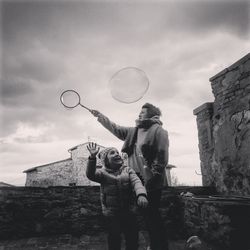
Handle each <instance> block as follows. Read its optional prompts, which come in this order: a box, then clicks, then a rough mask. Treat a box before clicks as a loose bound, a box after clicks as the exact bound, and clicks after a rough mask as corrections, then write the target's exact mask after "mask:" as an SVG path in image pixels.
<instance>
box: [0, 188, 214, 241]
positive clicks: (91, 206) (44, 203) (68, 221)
mask: <svg viewBox="0 0 250 250" xmlns="http://www.w3.org/2000/svg"><path fill="white" fill-rule="evenodd" d="M186 191H189V192H192V193H194V194H199V195H201V194H204V195H206V194H211V193H214V190H213V189H211V188H205V187H169V188H166V189H164V190H163V198H162V203H161V213H162V216H163V220H164V223H165V225H166V227H167V229H168V234H169V236H170V237H171V238H181V237H182V236H183V235H184V234H185V230H184V221H183V203H182V202H181V200H180V199H179V194H180V193H182V192H186ZM138 220H139V225H140V228H144V226H145V225H144V222H143V220H142V218H141V217H140V216H139V215H138ZM103 231H104V221H103V216H102V214H101V205H100V200H99V187H97V186H85V187H77V186H76V187H49V188H38V187H37V188H36V187H1V188H0V238H1V239H10V238H22V237H32V236H41V235H52V234H62V233H68V234H76V235H77V234H89V235H91V234H95V233H96V232H103Z"/></svg>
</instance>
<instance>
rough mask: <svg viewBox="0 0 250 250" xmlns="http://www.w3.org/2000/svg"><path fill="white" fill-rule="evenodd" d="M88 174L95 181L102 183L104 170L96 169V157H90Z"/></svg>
mask: <svg viewBox="0 0 250 250" xmlns="http://www.w3.org/2000/svg"><path fill="white" fill-rule="evenodd" d="M86 176H87V177H88V178H89V179H90V180H91V181H95V182H99V183H101V182H102V180H103V175H102V171H101V170H100V169H97V170H96V158H91V157H89V159H88V163H87V168H86Z"/></svg>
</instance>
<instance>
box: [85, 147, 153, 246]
mask: <svg viewBox="0 0 250 250" xmlns="http://www.w3.org/2000/svg"><path fill="white" fill-rule="evenodd" d="M87 148H88V150H89V152H90V156H89V159H88V164H87V169H86V175H87V177H88V178H89V179H90V180H92V181H95V182H99V183H100V184H101V205H102V212H103V215H104V216H105V218H106V222H107V227H108V246H109V250H119V249H121V233H122V232H123V233H124V235H125V240H126V249H127V250H136V249H138V227H137V221H136V216H135V215H134V214H132V212H131V210H130V201H131V196H132V191H135V194H136V197H137V205H138V206H139V207H142V208H146V207H147V204H148V201H147V194H146V190H145V188H144V186H143V185H142V183H141V181H140V179H139V177H138V176H137V175H136V173H135V172H134V170H133V169H132V168H130V167H127V166H125V165H124V164H123V159H122V158H121V156H120V154H119V152H118V150H117V149H116V148H105V149H104V150H102V151H101V152H100V153H99V157H100V160H101V162H102V165H103V167H102V168H99V169H96V155H97V154H98V152H99V148H97V146H96V144H95V143H89V145H88V146H87Z"/></svg>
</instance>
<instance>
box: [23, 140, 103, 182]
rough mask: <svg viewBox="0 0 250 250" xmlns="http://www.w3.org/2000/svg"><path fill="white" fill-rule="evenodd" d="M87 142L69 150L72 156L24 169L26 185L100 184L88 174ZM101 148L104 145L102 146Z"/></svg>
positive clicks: (101, 147)
mask: <svg viewBox="0 0 250 250" xmlns="http://www.w3.org/2000/svg"><path fill="white" fill-rule="evenodd" d="M87 144H88V143H83V144H80V145H78V146H75V147H73V148H70V149H69V150H68V151H69V153H70V158H68V159H65V160H61V161H56V162H52V163H48V164H45V165H41V166H37V167H34V168H30V169H27V170H25V171H24V173H26V174H27V176H26V183H25V186H34V187H48V186H88V185H98V184H97V183H95V182H92V181H90V180H89V179H88V178H87V177H86V175H85V171H86V165H87V160H88V157H89V152H88V150H87V147H86V146H87ZM99 147H100V150H101V149H103V148H104V147H103V146H100V145H99Z"/></svg>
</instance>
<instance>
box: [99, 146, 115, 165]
mask: <svg viewBox="0 0 250 250" xmlns="http://www.w3.org/2000/svg"><path fill="white" fill-rule="evenodd" d="M111 149H116V148H114V147H109V148H104V149H103V150H102V151H100V153H99V154H98V157H99V159H100V161H101V164H102V165H103V166H105V159H106V157H107V155H108V152H109V151H110V150H111Z"/></svg>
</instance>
